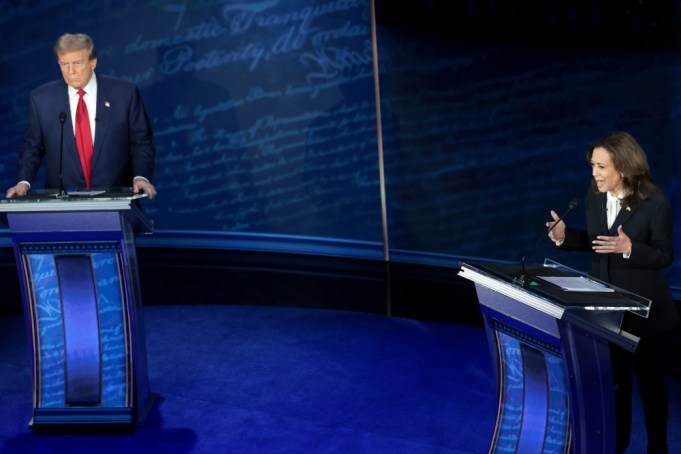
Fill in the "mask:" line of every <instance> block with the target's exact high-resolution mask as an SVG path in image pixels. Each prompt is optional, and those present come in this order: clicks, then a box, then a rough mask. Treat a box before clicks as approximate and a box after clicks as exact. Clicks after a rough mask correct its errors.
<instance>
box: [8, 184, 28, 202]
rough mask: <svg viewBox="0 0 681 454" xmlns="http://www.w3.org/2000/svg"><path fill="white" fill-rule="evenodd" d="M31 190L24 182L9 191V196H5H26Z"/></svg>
mask: <svg viewBox="0 0 681 454" xmlns="http://www.w3.org/2000/svg"><path fill="white" fill-rule="evenodd" d="M29 189H30V186H29V185H27V184H26V183H24V182H20V183H17V184H16V186H12V187H11V188H9V189H8V190H7V194H6V195H5V197H6V198H8V199H9V198H12V197H14V196H17V195H26V193H27V192H28V190H29Z"/></svg>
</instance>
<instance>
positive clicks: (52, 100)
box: [6, 33, 156, 198]
mask: <svg viewBox="0 0 681 454" xmlns="http://www.w3.org/2000/svg"><path fill="white" fill-rule="evenodd" d="M54 52H55V55H56V57H57V62H58V64H59V66H60V68H61V72H62V76H63V80H58V81H54V82H49V83H47V84H45V85H42V86H40V87H38V88H37V89H35V90H33V91H32V92H31V94H30V99H29V101H30V105H29V117H28V123H27V126H26V132H25V136H24V144H23V146H22V148H21V156H20V159H19V166H18V172H17V181H18V183H17V184H16V185H15V186H13V187H11V188H9V189H8V190H7V195H6V196H7V197H8V198H9V197H13V196H15V195H24V194H26V192H28V190H29V189H30V187H31V183H32V181H33V179H34V178H35V176H36V174H37V173H38V170H39V169H40V165H41V164H42V162H43V160H44V161H45V174H46V181H45V187H46V188H47V189H61V188H62V185H63V188H65V189H84V188H87V189H97V188H112V187H132V188H133V191H134V192H145V193H146V194H147V195H148V197H150V198H153V197H154V196H155V195H156V189H155V188H154V186H153V184H152V183H151V179H152V175H153V172H154V164H155V156H156V147H155V146H154V144H153V134H152V130H151V123H150V121H149V118H148V117H147V113H146V110H145V108H144V104H143V102H142V98H141V97H140V93H139V90H138V89H137V87H136V86H135V85H134V84H132V83H130V82H128V81H125V80H122V79H117V78H113V77H107V76H100V75H95V73H94V71H95V67H96V66H97V56H96V53H95V48H94V43H93V41H92V39H91V38H90V37H89V36H87V35H84V34H68V33H67V34H65V35H62V36H61V37H60V38H59V39H58V40H57V42H56V44H55V47H54ZM62 136H63V137H62ZM62 147H63V152H62V151H61V150H62ZM60 175H61V177H60Z"/></svg>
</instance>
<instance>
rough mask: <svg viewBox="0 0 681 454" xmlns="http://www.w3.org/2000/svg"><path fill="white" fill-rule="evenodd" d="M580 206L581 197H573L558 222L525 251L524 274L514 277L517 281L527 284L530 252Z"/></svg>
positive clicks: (521, 262)
mask: <svg viewBox="0 0 681 454" xmlns="http://www.w3.org/2000/svg"><path fill="white" fill-rule="evenodd" d="M578 206H579V199H572V201H571V202H570V205H569V206H568V209H567V211H566V212H565V213H563V215H562V216H561V217H559V218H558V220H557V221H556V222H554V223H553V225H552V226H551V228H550V229H548V230H547V231H546V233H543V234H542V236H540V237H539V238H537V241H535V242H534V244H533V245H532V247H530V248H529V249H528V250H527V252H525V255H523V257H522V259H520V268H521V270H522V274H521V275H520V276H519V277H517V278H516V279H514V281H515V282H517V283H519V284H521V285H523V284H525V259H526V258H527V256H528V254H529V253H530V252H531V251H532V250H533V249H534V248H535V247H537V245H538V244H539V243H541V241H542V240H543V239H544V238H546V237H547V236H548V235H549V233H551V231H552V230H553V229H554V227H555V226H557V225H558V223H559V222H561V221H562V220H563V218H565V216H567V215H568V213H569V212H570V211H572V210H574V209H575V208H577V207H578Z"/></svg>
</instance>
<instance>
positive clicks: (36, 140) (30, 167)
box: [17, 94, 45, 183]
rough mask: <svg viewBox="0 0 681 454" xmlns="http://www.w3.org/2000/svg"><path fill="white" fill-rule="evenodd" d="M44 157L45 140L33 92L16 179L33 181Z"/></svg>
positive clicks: (30, 98)
mask: <svg viewBox="0 0 681 454" xmlns="http://www.w3.org/2000/svg"><path fill="white" fill-rule="evenodd" d="M44 157H45V141H44V137H43V129H42V126H41V124H40V115H39V114H38V108H37V106H36V99H35V94H31V95H30V96H29V106H28V121H27V123H26V130H25V132H24V143H23V145H22V146H21V151H20V155H19V164H18V168H17V181H27V182H29V183H32V182H33V179H34V178H35V176H36V175H37V173H38V170H39V169H40V165H41V163H42V161H43V158H44Z"/></svg>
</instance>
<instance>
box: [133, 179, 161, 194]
mask: <svg viewBox="0 0 681 454" xmlns="http://www.w3.org/2000/svg"><path fill="white" fill-rule="evenodd" d="M132 190H133V192H144V193H146V194H147V197H149V198H150V199H153V198H154V197H156V188H154V185H153V184H151V183H150V182H149V181H147V180H146V179H145V178H135V179H134V180H133V181H132Z"/></svg>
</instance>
